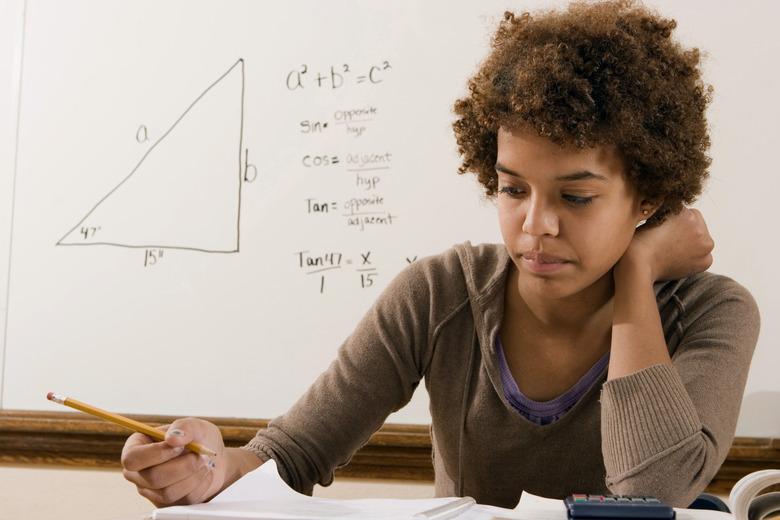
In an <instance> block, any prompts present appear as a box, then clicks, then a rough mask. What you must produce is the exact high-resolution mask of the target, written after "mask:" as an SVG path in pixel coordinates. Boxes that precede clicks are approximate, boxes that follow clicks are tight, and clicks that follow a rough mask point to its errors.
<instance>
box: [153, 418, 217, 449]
mask: <svg viewBox="0 0 780 520" xmlns="http://www.w3.org/2000/svg"><path fill="white" fill-rule="evenodd" d="M212 428H213V425H212V424H211V423H208V422H206V421H204V420H202V419H195V418H193V417H188V418H185V419H177V420H175V421H173V423H172V424H171V425H170V427H169V428H168V429H167V431H166V433H165V441H164V442H165V443H167V444H169V445H171V446H185V445H187V444H188V443H190V442H198V443H203V442H204V441H206V439H207V438H209V434H213V430H212ZM214 448H216V446H215V447H214Z"/></svg>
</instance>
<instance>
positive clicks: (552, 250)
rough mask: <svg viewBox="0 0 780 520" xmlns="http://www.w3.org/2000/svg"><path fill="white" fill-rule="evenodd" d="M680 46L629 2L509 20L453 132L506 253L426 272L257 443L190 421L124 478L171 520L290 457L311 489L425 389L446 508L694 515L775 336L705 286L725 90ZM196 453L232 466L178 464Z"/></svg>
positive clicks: (136, 456) (453, 261)
mask: <svg viewBox="0 0 780 520" xmlns="http://www.w3.org/2000/svg"><path fill="white" fill-rule="evenodd" d="M674 27H675V22H674V21H672V20H667V19H664V18H662V17H660V16H658V15H657V14H655V13H654V12H652V11H650V10H648V9H646V8H644V7H642V6H640V5H636V4H634V3H633V2H631V1H619V2H604V3H586V4H573V5H571V6H570V7H569V8H568V9H567V10H563V11H542V12H540V13H538V14H536V15H534V16H530V15H528V14H523V15H522V16H519V17H516V16H514V15H511V14H507V15H506V17H505V19H504V21H503V22H502V23H501V25H500V27H499V29H498V31H497V33H496V35H495V37H494V39H493V44H492V51H491V53H490V55H489V56H488V58H487V60H486V61H485V62H484V64H483V65H482V67H481V68H480V70H479V71H478V72H477V73H476V75H475V76H474V77H473V78H472V79H471V80H470V81H469V84H468V86H469V91H468V96H467V97H464V98H463V99H461V100H459V101H457V102H456V104H455V114H456V116H457V120H456V122H455V123H454V129H455V134H456V137H457V142H458V145H459V149H460V153H461V155H462V158H463V159H462V166H461V173H464V172H466V171H469V172H474V173H476V174H477V176H478V178H479V180H480V181H481V183H482V184H483V185H484V187H485V189H486V191H487V194H488V195H490V196H495V198H496V204H497V208H498V216H499V223H500V228H501V232H502V236H503V242H504V243H503V244H500V245H476V246H473V245H471V244H469V243H465V244H461V245H457V246H455V247H454V248H452V249H451V250H449V251H446V252H444V253H442V254H441V255H438V256H434V257H430V258H426V259H423V260H419V261H417V262H415V263H414V264H412V265H410V266H409V267H408V268H407V269H406V270H405V271H403V272H402V273H401V274H400V275H399V276H398V277H397V278H396V279H395V280H394V281H393V282H392V283H391V284H390V286H389V287H388V288H387V289H386V290H385V291H384V292H383V294H382V295H381V296H380V297H379V298H378V299H377V301H376V302H375V304H374V305H373V307H372V308H371V309H370V310H369V311H368V313H367V314H366V316H365V317H364V318H363V319H362V320H361V321H360V323H359V324H358V325H357V328H356V329H355V331H354V333H353V334H351V335H350V336H349V338H347V340H346V341H345V343H344V344H343V345H342V347H341V349H340V350H339V353H338V357H337V359H336V360H335V361H334V362H333V363H332V364H331V366H330V367H329V368H328V369H327V370H326V371H325V372H324V373H323V374H322V375H321V376H320V378H319V379H318V380H317V381H316V382H315V383H314V384H313V386H312V387H311V388H310V389H309V391H308V392H307V393H306V394H305V395H304V396H303V397H301V399H300V400H299V401H298V403H297V404H295V405H294V406H293V408H292V409H291V410H290V411H289V412H288V413H286V414H285V415H283V416H281V417H278V418H276V419H274V420H273V421H271V423H270V424H269V427H268V428H267V430H262V431H260V432H258V434H257V436H256V437H255V438H254V439H253V440H252V441H251V442H250V443H249V444H248V445H247V446H245V447H243V448H231V449H225V448H224V446H223V443H222V439H221V437H220V434H219V431H218V429H217V428H216V427H215V426H214V425H212V424H210V423H208V422H205V421H202V420H197V419H192V418H189V419H181V420H177V421H176V422H174V423H173V425H172V426H171V427H170V429H169V430H168V435H167V438H166V440H165V441H164V442H159V443H158V442H152V440H151V439H149V438H147V437H145V436H143V435H141V434H134V435H132V436H131V437H130V438H129V439H128V441H127V443H126V445H125V448H124V451H123V454H122V464H123V466H124V468H125V476H126V478H127V479H128V480H130V481H131V482H133V483H135V484H136V485H137V486H138V489H139V492H140V493H141V494H142V495H143V496H145V497H147V498H148V499H150V500H151V501H152V502H154V503H155V504H157V505H167V504H173V503H191V502H200V501H205V500H208V499H210V498H211V497H212V496H214V495H215V494H216V493H218V492H219V491H220V490H222V489H224V488H225V487H226V486H227V485H229V484H231V483H232V482H234V481H235V480H236V479H237V478H239V477H240V476H241V475H243V474H245V473H246V472H248V471H250V470H252V469H254V468H255V467H257V466H259V465H260V464H262V463H263V462H264V461H266V460H269V459H274V460H276V462H277V463H278V465H279V469H280V472H281V475H282V477H283V478H284V479H285V480H286V481H287V482H288V483H289V484H290V486H292V487H293V488H294V489H296V490H298V491H300V492H304V493H310V492H311V491H312V488H313V486H314V485H315V484H317V483H319V484H322V485H328V484H330V483H331V482H332V480H333V471H334V469H335V468H336V467H339V466H341V465H344V464H346V463H347V462H348V461H349V459H350V457H351V456H352V455H353V453H354V452H355V451H356V450H357V449H358V448H360V447H361V446H362V445H363V444H364V443H365V442H366V441H367V440H368V438H369V436H370V435H371V434H372V433H374V431H375V430H376V429H378V428H379V427H380V426H381V425H382V424H383V422H384V421H385V419H386V418H387V416H388V414H390V413H391V412H393V411H395V410H397V409H399V408H401V407H402V406H404V405H405V404H406V403H407V402H408V401H409V399H410V398H411V396H412V393H413V392H414V390H415V388H416V387H417V386H418V384H419V383H420V382H421V381H424V384H425V387H426V389H427V391H428V393H429V395H430V410H431V416H432V429H431V434H432V438H433V448H434V449H433V452H434V453H433V463H434V468H435V475H436V494H437V495H446V496H454V495H468V496H472V497H474V498H475V499H476V500H477V501H478V502H481V503H486V504H494V505H498V506H504V507H512V506H514V505H515V504H516V503H517V500H518V498H519V497H520V494H521V492H522V491H523V490H527V491H529V492H531V493H534V494H539V495H544V496H548V497H557V498H563V497H564V496H566V495H568V494H571V493H577V492H580V493H610V492H611V493H616V494H636V495H653V496H657V497H659V498H661V499H662V500H664V501H667V502H669V503H671V504H673V505H675V506H686V505H688V504H690V503H691V502H692V501H693V500H694V499H695V498H696V496H697V495H698V494H699V493H701V492H702V491H703V490H704V488H705V486H706V485H707V484H708V483H709V481H710V480H711V478H712V477H713V476H714V475H715V473H716V472H717V470H718V468H719V467H720V465H721V463H722V462H723V460H724V459H725V457H726V454H727V452H728V449H729V447H730V445H731V442H732V440H733V436H734V430H735V427H736V422H737V415H738V412H739V406H740V402H741V398H742V394H743V391H744V386H745V381H746V378H747V373H748V368H749V364H750V359H751V357H752V353H753V349H754V347H755V343H756V341H757V336H758V329H759V316H758V311H757V308H756V305H755V303H754V301H753V299H752V297H751V296H750V294H749V293H748V292H747V291H746V290H745V289H744V288H742V287H741V286H740V285H738V284H737V283H736V282H734V281H732V280H730V279H728V278H725V277H722V276H717V275H714V274H710V273H705V272H704V271H705V270H706V269H707V268H708V267H709V266H710V264H711V261H712V257H711V254H710V253H711V250H712V248H713V242H712V239H711V238H710V236H709V233H708V232H707V227H706V225H705V222H704V220H703V218H702V216H701V215H700V214H699V212H698V211H696V210H693V209H689V208H687V207H686V205H687V204H690V203H691V202H693V200H694V199H695V197H696V196H697V195H698V194H699V193H700V192H701V189H702V185H703V181H704V180H705V178H706V177H707V169H708V167H709V163H710V159H709V157H708V156H707V150H708V147H709V138H708V135H707V125H706V120H705V109H706V106H707V104H708V102H709V98H710V89H709V87H707V86H706V85H704V84H703V83H702V80H701V78H700V71H699V68H698V66H699V54H698V51H696V50H688V49H684V48H682V47H681V46H679V45H678V44H677V43H675V42H674V41H673V40H672V39H671V37H670V35H671V33H672V30H673V29H674ZM427 196H428V197H430V199H431V200H430V204H432V205H435V204H436V203H437V201H436V197H435V194H428V195H427ZM441 211H442V212H444V213H446V211H447V208H446V206H443V207H442V210H441ZM645 221H647V223H645ZM264 369H267V370H272V369H273V367H258V377H262V371H263V370H264ZM193 440H194V441H197V442H200V443H201V444H204V445H206V446H208V447H210V448H212V449H214V450H216V451H217V452H218V453H219V455H218V456H217V457H215V458H213V459H209V460H206V459H203V458H201V457H199V456H197V455H195V454H193V453H190V452H189V451H187V450H182V448H181V446H183V445H184V444H186V443H187V442H190V441H193Z"/></svg>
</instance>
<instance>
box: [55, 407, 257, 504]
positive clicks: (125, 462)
mask: <svg viewBox="0 0 780 520" xmlns="http://www.w3.org/2000/svg"><path fill="white" fill-rule="evenodd" d="M47 398H48V399H49V400H51V401H53V402H56V403H59V404H63V405H66V406H69V407H71V408H75V409H77V410H80V411H82V412H86V413H89V414H91V415H94V416H96V417H100V418H102V419H105V420H107V421H110V422H113V423H116V424H120V425H122V426H125V427H127V428H130V429H133V430H136V432H140V433H134V434H132V435H131V436H130V437H129V438H128V439H127V442H126V443H125V446H124V448H123V450H122V466H123V468H124V472H123V474H124V476H125V478H126V479H127V480H129V481H130V482H132V483H133V484H135V485H136V487H137V488H138V492H139V493H140V494H141V495H142V496H144V497H146V498H147V499H148V500H149V501H151V502H152V503H153V504H155V505H156V506H158V507H162V506H166V505H173V504H187V503H197V502H203V501H206V500H208V499H210V498H211V497H212V496H214V495H215V494H216V493H218V492H219V491H220V490H221V489H222V488H223V487H224V486H225V485H226V483H229V482H227V480H226V474H227V472H228V471H231V472H232V469H231V466H232V464H231V463H230V461H229V460H228V459H230V458H235V456H233V457H226V455H227V451H228V450H226V449H225V446H224V441H223V440H222V434H221V432H220V431H219V428H217V426H215V425H214V424H212V423H210V422H208V421H204V420H201V419H195V418H187V419H177V420H176V421H174V422H173V424H171V425H169V426H164V427H161V428H153V427H151V426H148V425H145V424H143V423H140V422H138V421H134V420H132V419H130V418H127V417H122V416H121V415H117V414H114V413H112V412H107V411H105V410H101V409H99V408H96V407H94V406H91V405H88V404H85V403H82V402H80V401H76V400H75V399H72V398H68V397H64V396H59V395H56V394H53V393H49V394H48V395H47ZM161 441H162V442H161ZM206 446H208V447H206ZM233 450H236V449H233ZM240 451H245V450H240ZM246 453H248V454H250V455H252V457H254V458H257V457H255V456H254V455H253V454H251V453H249V452H246ZM258 465H259V459H258Z"/></svg>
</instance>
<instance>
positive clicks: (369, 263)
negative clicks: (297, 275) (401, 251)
mask: <svg viewBox="0 0 780 520" xmlns="http://www.w3.org/2000/svg"><path fill="white" fill-rule="evenodd" d="M293 257H294V259H295V260H294V261H295V263H296V266H297V268H298V269H299V270H300V271H301V272H302V273H303V274H305V275H307V276H313V277H315V278H317V285H318V288H319V292H320V294H322V293H324V292H325V287H326V276H325V275H326V274H327V273H329V272H333V271H342V270H343V271H350V273H351V274H352V275H353V283H354V284H356V285H357V286H358V287H360V288H361V289H368V288H370V287H372V286H373V285H374V283H375V282H376V281H377V279H378V277H379V276H380V274H379V270H378V269H377V267H376V266H375V265H374V258H373V257H372V252H371V251H362V252H360V253H359V254H358V255H353V256H348V255H346V254H344V253H343V252H342V251H320V252H314V251H296V252H295V253H294V254H293ZM415 260H417V256H413V257H406V263H407V264H411V263H412V262H414V261H415Z"/></svg>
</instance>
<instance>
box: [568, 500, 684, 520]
mask: <svg viewBox="0 0 780 520" xmlns="http://www.w3.org/2000/svg"><path fill="white" fill-rule="evenodd" d="M563 503H564V504H565V505H566V515H567V516H568V517H569V518H570V519H573V520H578V519H583V520H596V519H612V518H645V519H651V520H672V519H673V518H674V517H675V511H674V508H673V507H672V506H670V505H669V504H665V503H663V502H661V501H660V500H658V499H657V498H653V497H646V496H629V495H586V494H581V495H571V496H569V497H566V499H565V500H564V501H563Z"/></svg>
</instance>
